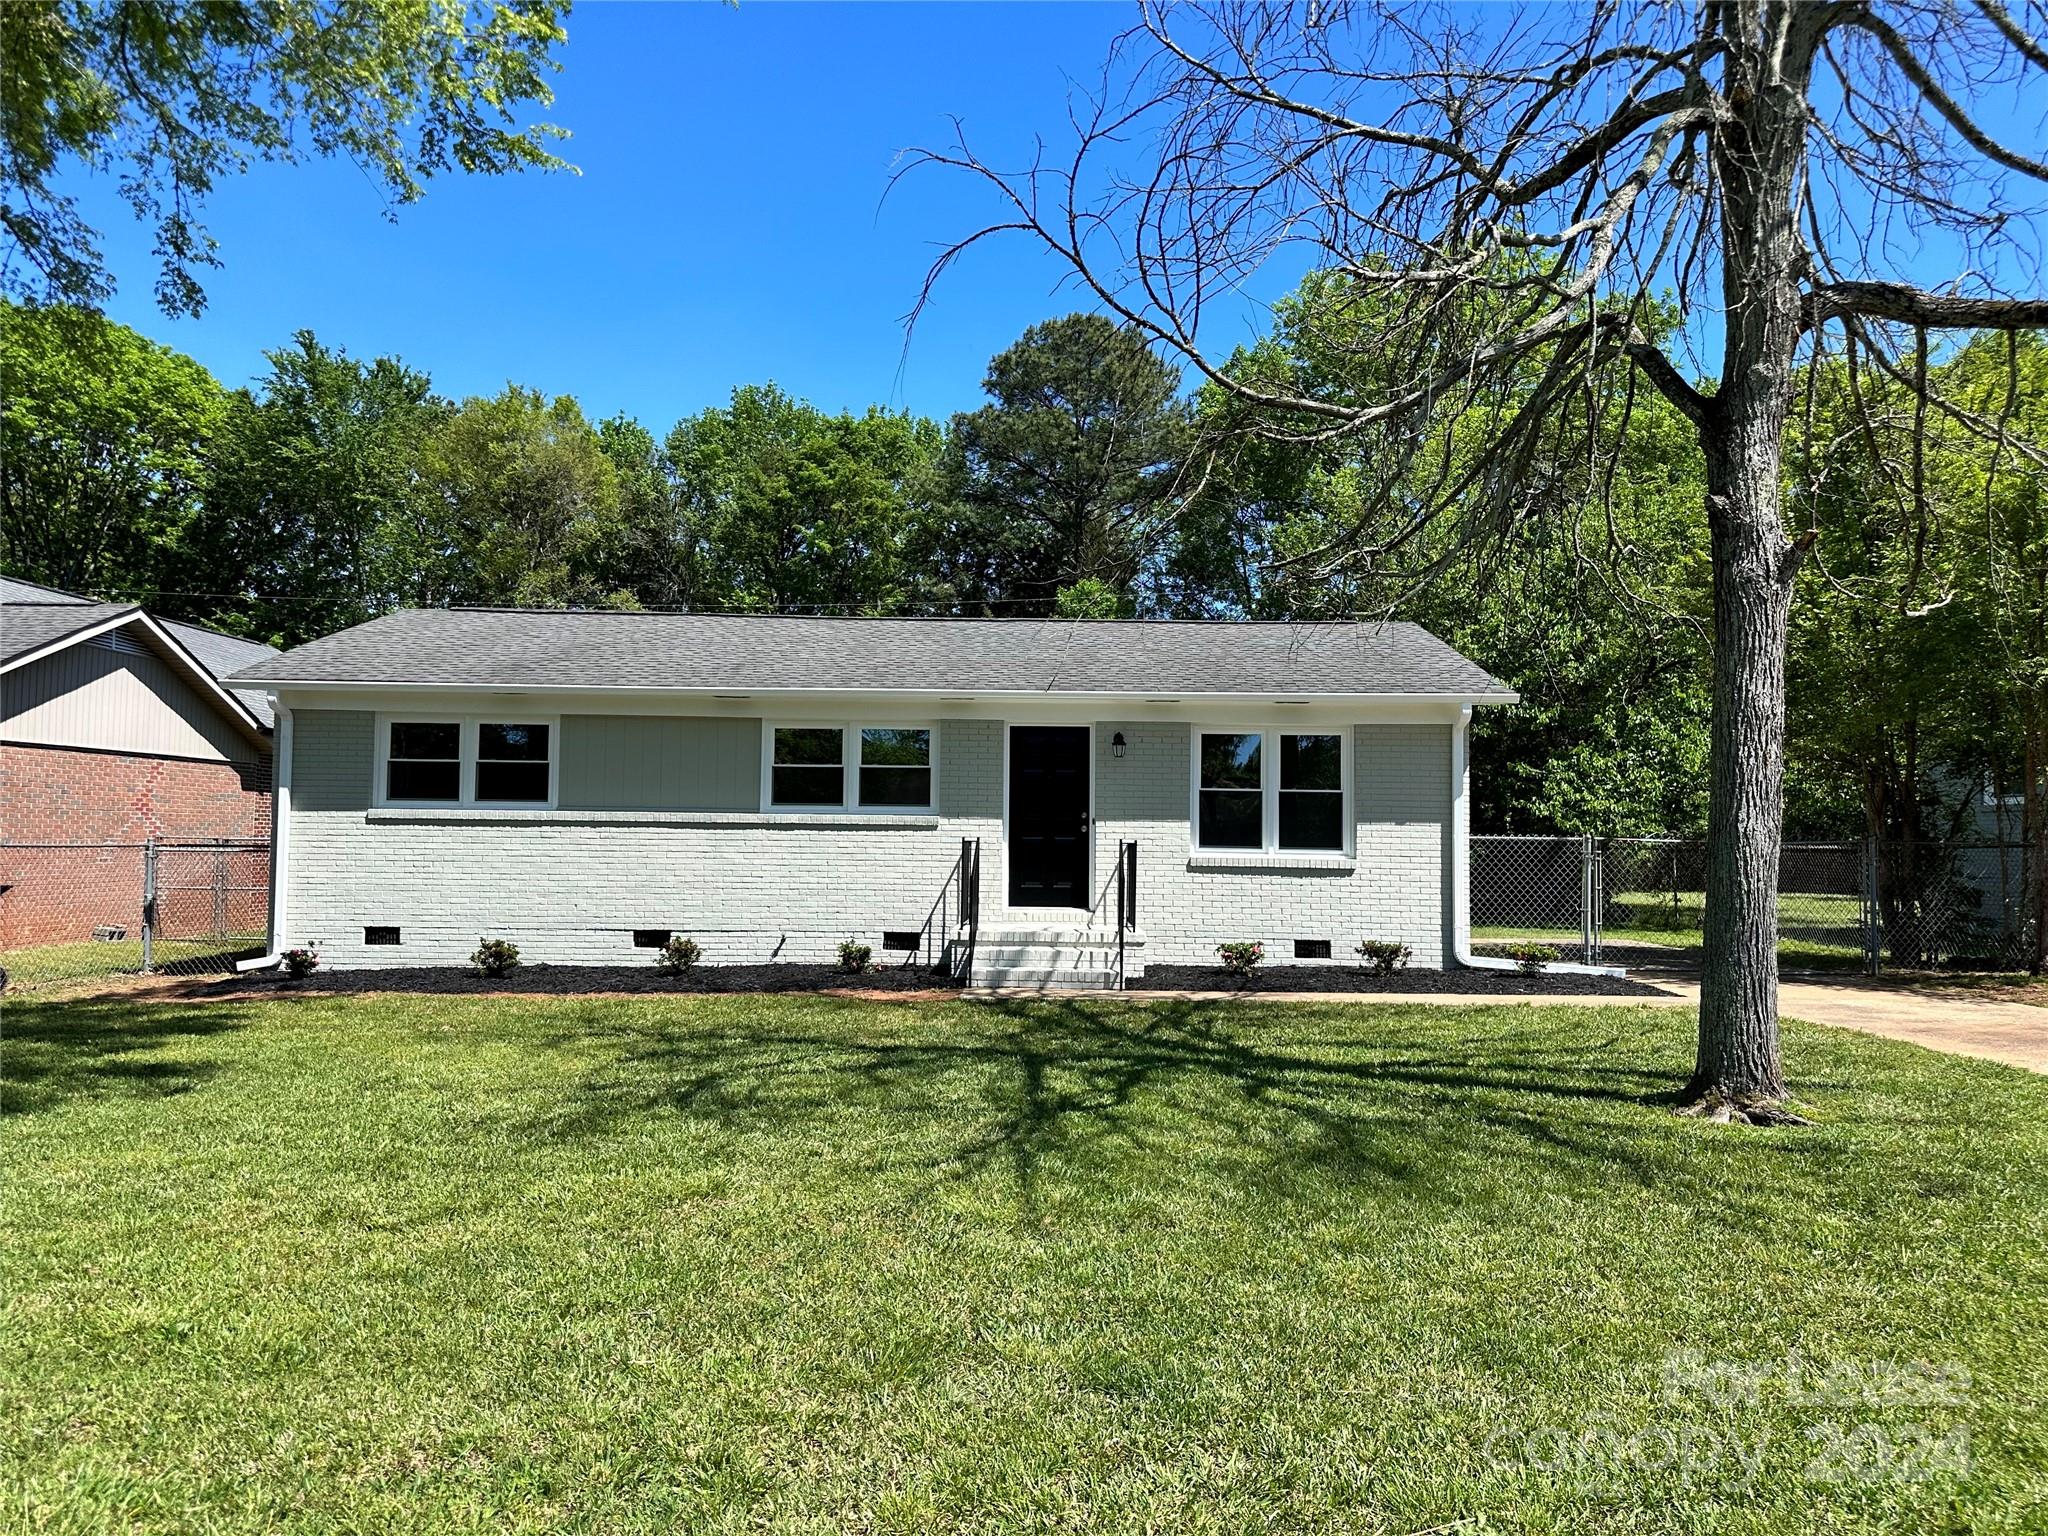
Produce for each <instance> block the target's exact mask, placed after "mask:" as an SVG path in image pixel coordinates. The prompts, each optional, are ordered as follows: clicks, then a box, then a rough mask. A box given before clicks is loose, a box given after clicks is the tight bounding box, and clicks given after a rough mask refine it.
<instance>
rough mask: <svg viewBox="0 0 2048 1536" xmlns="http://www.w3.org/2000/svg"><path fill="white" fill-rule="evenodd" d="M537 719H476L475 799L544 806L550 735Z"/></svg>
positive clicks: (486, 803)
mask: <svg viewBox="0 0 2048 1536" xmlns="http://www.w3.org/2000/svg"><path fill="white" fill-rule="evenodd" d="M553 734H554V733H553V732H552V731H550V730H549V729H548V728H547V726H546V725H545V724H544V723H542V722H540V721H510V720H479V721H478V722H477V727H476V798H477V800H478V802H479V803H481V804H484V805H546V804H547V803H548V749H549V745H550V740H549V739H550V737H552V736H553Z"/></svg>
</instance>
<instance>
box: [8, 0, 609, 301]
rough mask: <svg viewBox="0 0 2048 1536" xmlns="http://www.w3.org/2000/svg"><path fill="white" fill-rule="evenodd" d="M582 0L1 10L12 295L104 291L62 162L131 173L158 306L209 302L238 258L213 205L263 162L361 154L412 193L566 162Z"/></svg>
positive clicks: (387, 182) (380, 177)
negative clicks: (577, 9) (224, 239)
mask: <svg viewBox="0 0 2048 1536" xmlns="http://www.w3.org/2000/svg"><path fill="white" fill-rule="evenodd" d="M567 9H568V5H567V3H566V0H251V3H244V4H177V3H169V0H34V3H27V0H24V3H18V4H7V5H0V59H4V60H5V61H6V63H5V68H4V69H0V247H4V259H0V291H11V292H13V293H14V294H15V295H17V296H34V297H38V298H40V299H42V300H44V301H46V302H64V303H71V304H83V305H91V304H97V303H99V302H100V301H102V300H103V299H105V298H107V297H108V296H109V295H110V294H111V293H112V292H113V277H112V275H111V274H110V273H109V272H108V271H107V270H106V266H105V263H104V261H103V259H102V256H101V252H100V247H99V237H98V232H97V231H95V230H94V229H93V228H91V226H89V225H88V224H87V223H86V222H85V220H84V219H83V218H82V217H81V216H80V214H79V211H78V206H77V201H76V199H75V198H73V197H71V196H70V195H68V194H67V193H64V192H61V191H59V190H58V183H59V178H60V176H61V174H62V173H63V172H64V171H65V170H66V169H67V168H69V167H74V166H82V167H84V168H86V169H89V170H92V171H99V172H108V173H112V174H115V175H117V176H118V177H119V182H120V189H121V195H122V196H123V197H124V198H125V199H126V200H127V201H128V203H129V205H130V206H131V207H132V208H133V209H134V211H135V215H136V217H137V218H139V219H143V220H145V221H147V222H148V223H150V224H151V225H152V226H153V229H154V233H155V237H156V250H157V255H158V258H159V263H160V265H159V268H158V272H157V279H156V296H157V302H158V304H159V305H160V306H162V308H163V309H164V310H165V312H166V313H170V314H179V313H184V314H197V313H198V312H199V311H200V310H201V309H202V308H203V307H204V306H205V303H206V295H205V291H204V289H203V287H202V286H201V283H200V274H201V272H202V271H203V270H204V269H205V268H208V267H212V266H217V265H219V261H218V258H217V257H216V255H215V242H214V240H213V237H212V236H211V235H209V234H208V233H207V231H206V227H205V225H204V224H203V223H201V222H200V213H201V209H202V207H203V205H204V203H205V201H206V197H207V194H208V193H209V192H211V191H212V190H213V186H214V183H215V182H216V181H218V180H219V179H220V178H221V177H222V176H225V175H230V174H233V173H236V172H239V171H242V170H245V169H247V167H248V165H249V164H250V162H251V161H254V160H283V161H297V160H302V159H306V158H310V157H324V156H336V155H339V156H345V157H346V158H347V159H349V160H350V161H352V162H353V163H354V164H355V165H356V166H357V167H359V168H360V169H361V170H362V171H363V173H364V174H365V175H366V176H367V177H369V178H370V180H371V181H372V182H373V183H374V184H375V185H376V186H377V187H378V188H379V189H380V190H381V191H382V192H383V193H384V194H385V195H386V196H387V197H389V198H390V200H391V201H392V203H394V204H401V203H409V202H412V201H414V200H415V199H417V198H418V197H420V195H421V194H422V193H423V192H424V190H425V186H426V183H427V182H428V181H429V180H431V179H432V178H433V177H434V176H436V175H438V174H441V173H443V172H446V171H450V170H462V171H468V172H483V173H500V172H506V171H516V170H524V169H528V168H555V167H559V166H561V165H562V164H563V162H562V161H561V160H559V159H558V158H557V157H556V156H555V155H554V154H553V153H552V152H551V151H550V150H549V149H548V144H549V142H550V141H551V140H553V139H555V138H558V137H560V134H559V131H558V130H556V129H555V128H553V127H550V126H549V125H547V124H524V125H522V123H521V121H520V118H521V115H522V111H523V109H524V108H525V107H526V106H527V105H529V104H532V105H534V106H540V107H545V106H546V105H547V104H548V103H549V102H550V101H551V100H552V95H553V93H552V91H551V89H550V87H549V85H548V76H549V74H550V73H552V72H553V70H554V69H555V68H556V67H557V66H556V64H555V62H554V59H553V50H554V49H555V48H556V47H558V46H559V45H560V44H561V43H562V42H563V41H564V40H565V38H566V36H567V34H566V32H565V31H564V30H563V27H562V15H563V13H564V12H566V11H567Z"/></svg>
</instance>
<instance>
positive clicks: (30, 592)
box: [0, 576, 99, 603]
mask: <svg viewBox="0 0 2048 1536" xmlns="http://www.w3.org/2000/svg"><path fill="white" fill-rule="evenodd" d="M98 601H99V599H98V598H93V597H80V596H79V595H78V594H77V593H76V592H65V591H63V590H61V589H60V588H57V587H46V586H43V585H41V584H40V583H38V582H33V581H23V580H22V579H21V578H20V577H19V576H0V603H96V602H98Z"/></svg>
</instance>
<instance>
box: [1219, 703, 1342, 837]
mask: <svg viewBox="0 0 2048 1536" xmlns="http://www.w3.org/2000/svg"><path fill="white" fill-rule="evenodd" d="M1344 759H1345V749H1344V737H1343V735H1342V733H1341V732H1335V731H1210V730H1198V731H1197V732H1196V737H1195V793H1194V799H1195V804H1194V820H1195V828H1194V831H1195V837H1194V845H1195V847H1196V849H1197V850H1204V851H1209V852H1240V853H1343V852H1345V850H1346V837H1345V830H1346V827H1347V825H1348V823H1349V820H1350V818H1349V815H1348V812H1347V797H1346V791H1345V787H1344Z"/></svg>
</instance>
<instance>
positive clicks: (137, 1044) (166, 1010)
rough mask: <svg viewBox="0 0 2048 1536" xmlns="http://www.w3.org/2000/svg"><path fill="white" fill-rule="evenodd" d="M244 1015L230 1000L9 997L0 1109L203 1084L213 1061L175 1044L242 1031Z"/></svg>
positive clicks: (214, 1068)
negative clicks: (209, 1003) (150, 1002)
mask: <svg viewBox="0 0 2048 1536" xmlns="http://www.w3.org/2000/svg"><path fill="white" fill-rule="evenodd" d="M247 1013H248V1010H247V1009H246V1008H242V1007H238V1006H234V1005H225V1006H219V1007H208V1008H201V1007H193V1006H189V1005H163V1004H158V1005H156V1006H153V1007H152V1006H146V1005H139V1004H135V1003H124V1002H111V1001H110V1002H68V1003H22V1002H14V1001H9V1002H8V1003H7V1005H6V1007H5V1009H4V1011H0V1114H7V1115H18V1114H27V1113H31V1112H36V1111H41V1110H47V1109H53V1108H55V1107H57V1106H58V1105H60V1104H63V1103H66V1102H68V1101H70V1100H73V1099H81V1098H96V1097H101V1096H104V1095H108V1094H130V1095H134V1096H137V1097H144V1098H171V1097H175V1096H176V1095H178V1094H182V1093H190V1092H191V1091H192V1090H193V1089H195V1088H197V1087H199V1086H201V1085H202V1084H204V1083H206V1082H208V1081H210V1080H211V1079H212V1078H213V1077H214V1076H215V1075H216V1074H217V1073H218V1072H219V1071H220V1063H219V1062H217V1061H213V1060H206V1059H196V1058H194V1057H193V1056H191V1055H190V1054H189V1053H188V1052H186V1051H184V1050H183V1049H181V1047H182V1046H184V1045H186V1044H187V1043H189V1042H191V1041H194V1040H200V1039H205V1038H207V1037H209V1036H214V1035H223V1034H227V1033H230V1032H232V1031H234V1030H239V1029H242V1028H244V1027H245V1026H246V1024H247Z"/></svg>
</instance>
